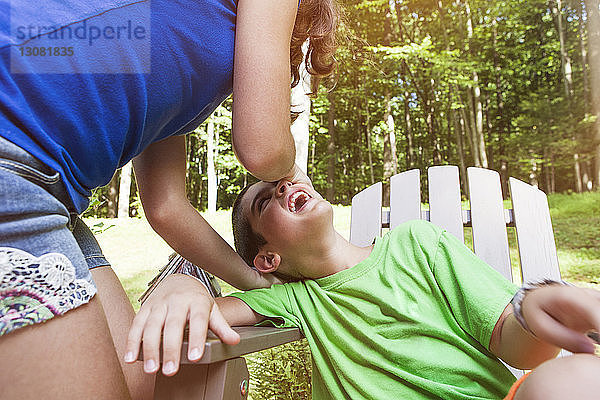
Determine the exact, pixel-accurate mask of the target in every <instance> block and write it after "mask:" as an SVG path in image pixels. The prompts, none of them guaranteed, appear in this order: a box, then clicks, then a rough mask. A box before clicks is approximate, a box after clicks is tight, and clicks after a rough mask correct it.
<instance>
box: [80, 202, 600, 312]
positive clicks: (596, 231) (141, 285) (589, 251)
mask: <svg viewBox="0 0 600 400" xmlns="http://www.w3.org/2000/svg"><path fill="white" fill-rule="evenodd" d="M549 203H550V208H551V215H552V222H553V226H554V233H555V237H556V242H557V247H558V257H559V263H560V267H561V271H562V273H563V277H564V278H565V279H567V280H569V281H571V282H574V283H576V284H580V285H583V286H590V287H596V288H599V289H600V193H585V194H581V195H575V194H573V195H562V194H557V195H551V196H549ZM205 217H206V218H207V219H208V220H209V222H210V223H211V225H212V226H213V227H214V228H215V229H216V230H217V232H219V233H220V234H221V236H223V237H224V238H225V240H227V241H228V242H229V243H232V242H233V239H232V235H231V228H230V212H229V211H228V210H221V211H218V212H217V213H216V214H215V215H206V214H205ZM86 222H87V223H88V224H89V225H91V226H93V225H97V224H99V223H102V224H103V226H102V227H99V228H96V229H100V230H103V231H102V232H101V233H99V234H98V235H97V236H98V241H99V242H100V244H101V246H102V248H103V250H104V253H105V255H106V257H107V258H108V260H109V261H110V262H111V263H112V265H113V268H114V269H115V271H116V273H117V275H118V276H119V278H120V279H121V281H122V282H123V286H124V287H125V290H126V291H127V294H128V296H129V298H130V300H131V301H132V303H133V304H134V307H135V308H136V309H137V308H138V303H137V298H138V297H139V295H140V294H141V293H142V292H143V291H144V290H145V288H146V283H147V282H148V281H149V280H150V279H151V278H152V277H153V276H154V274H156V272H157V271H158V270H159V269H160V267H162V266H163V265H164V264H165V263H166V262H167V258H168V256H169V254H170V253H171V249H170V248H169V246H168V245H167V244H166V243H165V242H164V241H163V240H162V239H160V238H159V237H158V235H156V234H155V233H154V232H153V231H152V229H151V228H150V226H149V225H148V223H147V222H146V221H145V220H143V219H126V220H116V219H101V220H99V219H88V220H86ZM334 225H335V227H336V229H337V230H338V231H339V232H340V233H341V234H342V235H343V236H344V237H346V238H348V236H349V226H350V207H341V206H335V207H334ZM465 237H466V238H467V245H470V229H469V228H467V229H466V232H465ZM509 241H510V247H511V259H512V264H513V268H514V270H515V276H518V274H519V272H518V253H517V251H516V241H515V236H514V230H512V229H509ZM224 286H225V288H224V291H225V292H230V291H231V290H232V288H230V287H229V286H228V285H224Z"/></svg>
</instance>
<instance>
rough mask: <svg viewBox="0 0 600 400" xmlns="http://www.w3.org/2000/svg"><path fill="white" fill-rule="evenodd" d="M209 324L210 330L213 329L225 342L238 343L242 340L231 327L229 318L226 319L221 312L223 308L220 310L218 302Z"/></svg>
mask: <svg viewBox="0 0 600 400" xmlns="http://www.w3.org/2000/svg"><path fill="white" fill-rule="evenodd" d="M209 326H210V330H211V331H213V332H214V333H215V335H217V336H218V337H219V339H221V341H223V343H225V344H238V343H239V342H240V335H239V334H238V333H237V332H236V331H234V330H233V329H231V326H229V323H227V320H225V317H224V316H223V314H221V310H219V306H217V304H216V303H215V305H214V306H213V309H212V312H211V314H210V320H209Z"/></svg>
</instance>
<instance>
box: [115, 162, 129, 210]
mask: <svg viewBox="0 0 600 400" xmlns="http://www.w3.org/2000/svg"><path fill="white" fill-rule="evenodd" d="M131 170H132V164H131V161H129V162H128V163H127V164H125V165H123V167H122V168H121V182H120V184H119V211H118V213H117V218H129V194H130V192H131Z"/></svg>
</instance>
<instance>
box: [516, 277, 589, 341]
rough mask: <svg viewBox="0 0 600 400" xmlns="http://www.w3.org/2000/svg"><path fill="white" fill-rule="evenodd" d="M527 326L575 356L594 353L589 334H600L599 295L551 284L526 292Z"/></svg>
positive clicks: (524, 315) (525, 311)
mask: <svg viewBox="0 0 600 400" xmlns="http://www.w3.org/2000/svg"><path fill="white" fill-rule="evenodd" d="M522 312H523V317H524V318H525V321H526V322H527V325H528V326H529V328H530V329H531V331H532V332H533V333H534V334H535V336H537V337H538V338H539V339H541V340H544V341H546V342H548V343H550V344H553V345H555V346H558V347H561V348H564V349H566V350H569V351H571V352H573V353H594V342H593V341H592V339H590V338H589V337H588V336H587V335H586V332H588V331H590V330H596V331H600V292H598V291H597V290H593V289H584V288H577V287H572V286H563V285H549V286H543V287H540V288H537V289H534V290H532V291H531V292H529V293H527V294H526V296H525V298H524V299H523V303H522Z"/></svg>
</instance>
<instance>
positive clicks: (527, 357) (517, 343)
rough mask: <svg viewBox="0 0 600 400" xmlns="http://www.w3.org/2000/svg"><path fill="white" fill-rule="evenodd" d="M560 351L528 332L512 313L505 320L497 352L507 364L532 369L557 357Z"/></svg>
mask: <svg viewBox="0 0 600 400" xmlns="http://www.w3.org/2000/svg"><path fill="white" fill-rule="evenodd" d="M559 351H560V349H559V348H558V347H556V346H553V345H550V344H548V343H546V342H543V341H541V340H539V339H537V338H536V337H535V336H533V335H532V334H531V333H529V332H527V331H526V330H525V329H523V327H521V325H520V324H519V322H518V321H517V319H516V318H515V316H514V315H513V314H512V313H511V314H510V315H508V317H507V318H506V319H505V320H504V323H503V326H502V331H501V334H500V341H499V347H498V351H497V355H498V357H500V358H501V359H502V360H503V361H505V362H506V363H507V364H509V365H511V366H513V367H515V368H520V369H532V368H535V367H536V366H538V365H539V364H541V363H543V362H544V361H546V360H549V359H552V358H554V357H556V355H557V354H558V352H559Z"/></svg>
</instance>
